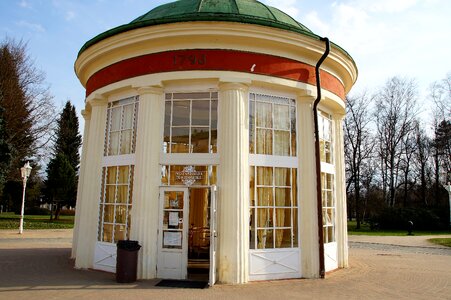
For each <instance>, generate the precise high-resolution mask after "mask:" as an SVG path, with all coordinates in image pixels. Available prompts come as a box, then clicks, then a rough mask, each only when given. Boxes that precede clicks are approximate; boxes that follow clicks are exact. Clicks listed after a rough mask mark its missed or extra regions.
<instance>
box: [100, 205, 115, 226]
mask: <svg viewBox="0 0 451 300" xmlns="http://www.w3.org/2000/svg"><path fill="white" fill-rule="evenodd" d="M103 222H105V223H113V222H114V205H105V212H104V217H103Z"/></svg>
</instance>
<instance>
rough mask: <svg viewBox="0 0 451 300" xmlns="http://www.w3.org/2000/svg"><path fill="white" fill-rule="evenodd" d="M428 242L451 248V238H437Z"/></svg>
mask: <svg viewBox="0 0 451 300" xmlns="http://www.w3.org/2000/svg"><path fill="white" fill-rule="evenodd" d="M428 241H429V242H432V243H434V244H437V245H442V246H447V247H451V238H443V239H442V238H437V239H429V240H428Z"/></svg>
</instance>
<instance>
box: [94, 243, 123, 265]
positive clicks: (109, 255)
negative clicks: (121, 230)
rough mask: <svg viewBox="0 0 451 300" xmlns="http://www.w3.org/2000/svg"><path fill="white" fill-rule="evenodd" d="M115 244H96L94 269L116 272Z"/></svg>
mask: <svg viewBox="0 0 451 300" xmlns="http://www.w3.org/2000/svg"><path fill="white" fill-rule="evenodd" d="M116 255H117V247H116V244H112V243H103V242H97V243H96V245H95V250H94V269H95V270H102V271H106V272H112V273H115V272H116Z"/></svg>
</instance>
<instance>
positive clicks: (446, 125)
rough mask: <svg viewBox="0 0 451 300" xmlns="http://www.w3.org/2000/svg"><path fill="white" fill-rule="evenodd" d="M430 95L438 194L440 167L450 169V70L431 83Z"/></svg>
mask: <svg viewBox="0 0 451 300" xmlns="http://www.w3.org/2000/svg"><path fill="white" fill-rule="evenodd" d="M430 95H431V98H432V100H433V102H434V107H433V109H432V111H433V120H434V134H435V137H434V142H433V146H434V150H435V153H434V165H435V166H434V177H435V178H434V179H435V196H436V199H438V197H439V194H440V188H441V186H440V168H445V169H447V170H448V171H450V170H451V142H450V139H451V132H450V131H451V129H450V127H451V124H450V123H451V72H449V73H448V74H447V75H446V77H445V78H444V79H442V80H439V81H436V82H434V83H433V84H432V85H431V89H430Z"/></svg>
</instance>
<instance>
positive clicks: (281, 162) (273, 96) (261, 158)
mask: <svg viewBox="0 0 451 300" xmlns="http://www.w3.org/2000/svg"><path fill="white" fill-rule="evenodd" d="M252 95H253V96H252ZM248 96H249V99H248V105H249V172H250V174H249V175H250V180H249V181H250V182H249V184H250V195H249V209H250V210H249V217H250V218H254V219H253V220H252V219H251V220H250V221H251V222H250V225H249V231H250V237H251V239H250V241H249V249H250V251H251V252H252V251H262V250H270V251H274V250H277V251H279V250H284V249H285V250H289V249H298V248H299V246H300V241H299V234H300V232H299V201H298V190H299V189H298V178H299V174H298V157H297V155H298V141H297V135H298V133H297V126H298V125H297V124H298V120H297V106H296V100H295V99H296V98H295V97H292V96H291V95H280V94H277V93H273V92H267V91H250V92H249V94H248ZM259 97H261V99H264V101H260V100H259V99H258V98H259ZM271 100H274V101H271ZM257 102H262V103H270V104H271V126H272V127H271V128H269V130H271V131H272V136H273V138H272V154H259V153H257V147H256V146H257V129H259V128H263V129H264V130H268V128H264V127H261V126H257V119H256V118H257ZM283 102H286V103H283ZM275 105H285V106H287V107H288V116H289V117H288V123H289V124H290V125H289V127H290V129H289V130H283V129H280V128H276V126H275V124H276V123H277V120H275V110H274V107H275ZM252 109H253V110H252ZM251 130H252V131H251ZM278 130H282V131H286V132H289V143H290V144H289V155H274V153H275V152H274V150H275V147H274V145H275V142H276V141H275V138H274V136H275V131H278ZM293 142H294V145H293ZM260 167H266V168H272V172H273V175H272V184H271V186H269V185H268V186H266V185H259V184H257V180H258V179H257V176H258V175H257V174H258V168H260ZM277 168H284V169H288V170H289V173H290V183H291V186H278V185H276V178H275V172H276V169H277ZM252 172H253V173H252ZM294 174H295V175H294ZM252 178H253V181H254V182H253V183H252ZM294 180H295V182H294ZM252 184H253V185H252ZM258 188H271V189H272V197H273V198H272V199H273V200H272V201H273V203H272V204H273V205H272V207H269V206H268V207H267V208H269V209H270V210H272V220H273V222H272V223H273V224H272V226H271V227H261V226H259V224H257V223H258V221H257V220H256V218H257V216H258V209H259V208H263V207H264V208H263V209H265V208H266V206H259V205H258V199H257V197H258V193H257V191H258ZM278 188H283V189H285V188H286V189H289V190H290V196H291V199H290V206H277V205H276V198H275V196H276V189H278ZM252 196H253V198H254V199H251V198H252ZM252 200H253V201H254V203H252ZM277 209H290V217H291V220H290V226H289V227H287V226H282V227H279V226H277V224H276V223H277V221H276V220H277V219H276V218H277V217H276V212H277V211H276V210H277ZM284 225H285V224H284ZM295 226H296V228H295ZM264 229H268V230H271V231H272V235H273V239H272V244H273V246H272V247H271V248H266V247H264V248H259V247H258V246H259V243H258V230H264ZM286 229H289V230H290V231H291V239H290V247H277V245H276V242H277V241H276V231H277V230H286ZM252 237H253V239H252ZM252 243H253V244H252Z"/></svg>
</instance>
